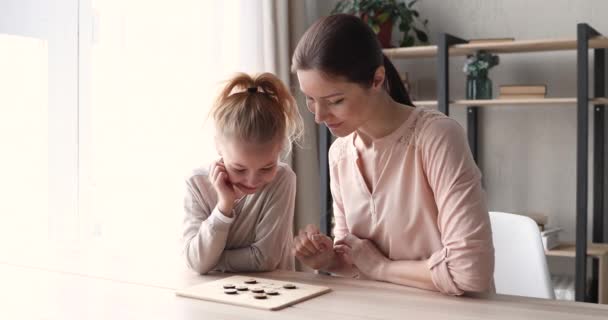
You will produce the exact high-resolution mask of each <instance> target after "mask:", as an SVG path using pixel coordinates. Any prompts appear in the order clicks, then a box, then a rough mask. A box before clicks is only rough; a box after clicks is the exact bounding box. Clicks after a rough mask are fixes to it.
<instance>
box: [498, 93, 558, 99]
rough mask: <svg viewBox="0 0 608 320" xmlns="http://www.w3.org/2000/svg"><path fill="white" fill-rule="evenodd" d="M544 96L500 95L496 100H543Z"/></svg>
mask: <svg viewBox="0 0 608 320" xmlns="http://www.w3.org/2000/svg"><path fill="white" fill-rule="evenodd" d="M544 98H546V97H545V95H544V94H500V95H499V96H498V99H503V100H505V99H513V100H516V99H544Z"/></svg>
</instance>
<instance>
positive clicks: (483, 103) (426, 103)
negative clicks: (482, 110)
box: [414, 98, 608, 107]
mask: <svg viewBox="0 0 608 320" xmlns="http://www.w3.org/2000/svg"><path fill="white" fill-rule="evenodd" d="M589 102H590V103H591V104H594V105H596V104H608V98H590V99H589ZM414 104H415V105H416V106H420V107H436V106H437V101H435V100H421V101H414ZM531 104H537V105H545V104H576V98H544V99H489V100H465V99H462V100H453V101H450V105H453V106H471V107H487V106H500V105H531Z"/></svg>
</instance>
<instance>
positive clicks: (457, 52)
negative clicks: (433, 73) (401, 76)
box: [383, 37, 608, 59]
mask: <svg viewBox="0 0 608 320" xmlns="http://www.w3.org/2000/svg"><path fill="white" fill-rule="evenodd" d="M576 45H577V44H576V39H559V40H546V39H545V40H516V41H499V42H487V43H483V42H477V43H466V44H456V45H453V46H450V49H449V53H450V56H465V55H469V54H473V53H475V52H476V51H479V50H485V51H488V52H491V53H516V52H538V51H562V50H575V49H576ZM595 48H608V38H606V37H595V38H591V39H590V40H589V49H595ZM383 52H384V54H386V56H387V57H389V58H391V59H408V58H431V57H435V56H437V46H418V47H407V48H391V49H384V50H383Z"/></svg>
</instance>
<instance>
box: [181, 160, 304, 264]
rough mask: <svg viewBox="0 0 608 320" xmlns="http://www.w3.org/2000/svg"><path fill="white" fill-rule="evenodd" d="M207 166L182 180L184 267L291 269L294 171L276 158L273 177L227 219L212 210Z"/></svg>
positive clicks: (214, 202)
mask: <svg viewBox="0 0 608 320" xmlns="http://www.w3.org/2000/svg"><path fill="white" fill-rule="evenodd" d="M209 169H210V168H202V169H197V170H195V171H194V172H193V174H192V175H191V177H190V178H189V179H187V181H186V187H187V191H186V197H185V201H184V213H185V215H184V221H183V238H182V239H183V244H184V254H185V257H186V263H187V264H188V266H189V267H190V268H191V269H193V270H195V271H197V272H199V273H207V272H209V271H212V270H217V271H224V272H248V271H269V270H274V269H285V270H292V269H293V266H294V258H293V256H292V255H291V241H292V239H293V230H292V229H293V212H294V205H295V195H296V176H295V174H294V172H293V171H292V170H291V169H290V168H289V166H288V165H287V164H285V163H279V165H278V168H277V174H276V176H275V178H274V179H273V180H272V181H271V182H270V183H268V184H267V185H266V186H264V187H263V188H262V189H261V190H260V191H258V192H256V193H255V194H252V195H246V196H245V197H244V198H242V199H241V200H240V201H239V202H238V203H237V204H236V206H235V207H234V214H235V215H234V217H233V218H228V217H226V216H225V215H223V214H222V213H221V212H220V211H219V210H218V209H217V202H218V197H217V193H216V191H215V189H214V188H213V185H212V184H211V182H210V181H209V179H208V173H209Z"/></svg>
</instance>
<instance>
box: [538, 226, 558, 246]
mask: <svg viewBox="0 0 608 320" xmlns="http://www.w3.org/2000/svg"><path fill="white" fill-rule="evenodd" d="M560 231H562V228H551V229H547V230H545V231H541V233H540V236H541V237H542V241H543V246H544V247H545V250H551V249H553V248H555V247H557V246H559V233H560Z"/></svg>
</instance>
